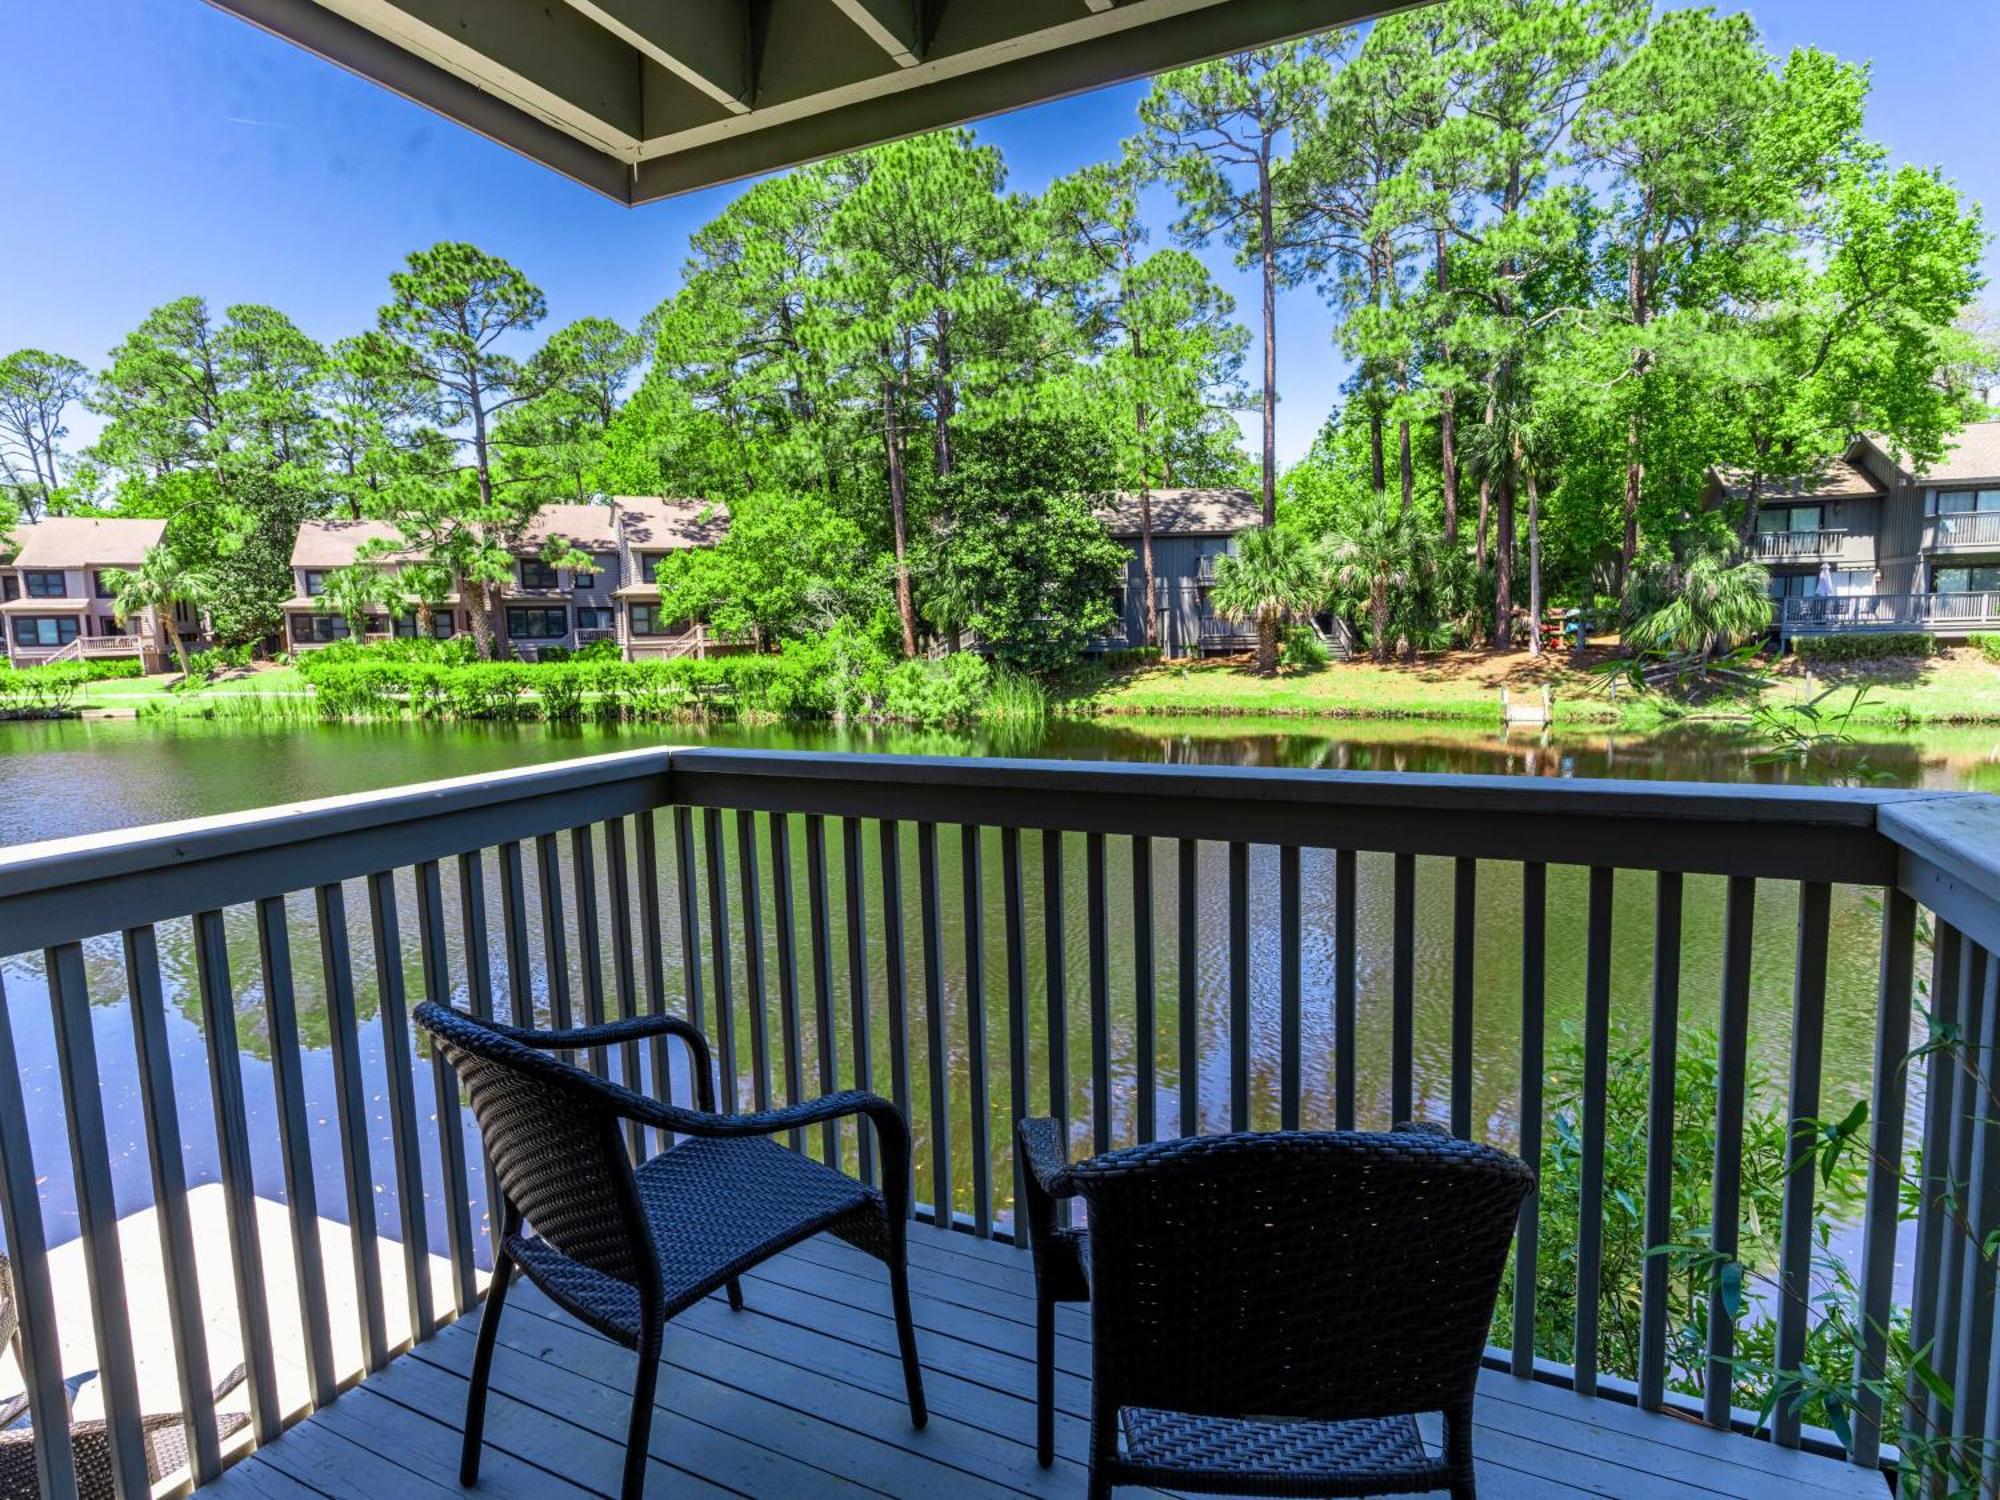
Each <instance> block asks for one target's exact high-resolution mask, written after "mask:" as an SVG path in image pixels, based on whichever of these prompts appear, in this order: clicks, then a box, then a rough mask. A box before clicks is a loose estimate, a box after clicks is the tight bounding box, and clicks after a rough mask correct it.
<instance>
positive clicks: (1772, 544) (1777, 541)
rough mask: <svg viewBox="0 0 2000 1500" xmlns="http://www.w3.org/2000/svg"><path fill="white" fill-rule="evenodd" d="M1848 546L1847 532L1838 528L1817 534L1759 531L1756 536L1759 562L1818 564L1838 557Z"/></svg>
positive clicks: (1817, 532) (1808, 532) (1815, 532)
mask: <svg viewBox="0 0 2000 1500" xmlns="http://www.w3.org/2000/svg"><path fill="white" fill-rule="evenodd" d="M1846 544H1847V533H1846V532H1845V531H1844V530H1839V529H1831V528H1829V529H1823V530H1818V531H1760V532H1758V533H1757V560H1758V561H1759V562H1818V561H1819V560H1820V559H1821V558H1838V557H1839V556H1840V554H1841V550H1842V548H1844V547H1845V546H1846Z"/></svg>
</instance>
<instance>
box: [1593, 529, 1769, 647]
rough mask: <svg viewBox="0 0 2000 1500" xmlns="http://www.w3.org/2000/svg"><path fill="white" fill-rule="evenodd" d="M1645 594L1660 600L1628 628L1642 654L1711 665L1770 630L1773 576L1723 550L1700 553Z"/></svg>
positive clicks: (1628, 636) (1630, 638)
mask: <svg viewBox="0 0 2000 1500" xmlns="http://www.w3.org/2000/svg"><path fill="white" fill-rule="evenodd" d="M1646 591H1647V592H1650V594H1651V596H1652V598H1653V599H1655V600H1657V601H1658V602H1657V603H1656V604H1654V605H1653V607H1651V608H1649V609H1646V611H1645V612H1644V613H1643V614H1641V615H1640V616H1639V618H1637V619H1635V620H1634V621H1633V622H1632V623H1631V624H1630V625H1628V626H1626V627H1625V639H1626V640H1627V641H1629V642H1630V643H1631V644H1633V645H1635V646H1638V647H1639V648H1640V649H1641V650H1646V651H1658V652H1666V653H1672V654H1675V655H1681V656H1687V657H1691V658H1692V659H1693V660H1694V661H1695V662H1696V663H1697V664H1698V665H1699V664H1707V663H1711V662H1714V661H1715V660H1716V659H1717V658H1719V657H1722V656H1724V655H1726V654H1728V653H1729V652H1730V651H1733V650H1734V649H1735V648H1736V647H1737V646H1739V645H1741V644H1742V643H1743V642H1744V641H1747V640H1750V639H1752V638H1754V637H1756V636H1760V635H1762V634H1763V633H1764V632H1765V631H1767V630H1769V629H1770V628H1771V575H1770V574H1769V573H1768V572H1766V571H1765V569H1764V567H1763V566H1762V564H1759V563H1754V562H1747V561H1743V560H1741V559H1739V558H1735V557H1732V556H1730V555H1729V554H1728V553H1727V552H1724V551H1721V550H1712V551H1702V552H1698V553H1696V554H1695V555H1694V556H1693V557H1691V558H1689V559H1688V560H1687V562H1686V563H1685V564H1682V565H1680V566H1677V567H1673V568H1670V569H1668V570H1665V571H1664V572H1663V574H1662V576H1660V577H1658V578H1655V579H1653V580H1650V581H1649V583H1648V585H1647V587H1646Z"/></svg>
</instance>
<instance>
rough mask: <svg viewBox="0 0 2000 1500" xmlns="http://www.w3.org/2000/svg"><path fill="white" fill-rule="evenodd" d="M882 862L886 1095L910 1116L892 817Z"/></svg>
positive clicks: (899, 864) (881, 840) (881, 834)
mask: <svg viewBox="0 0 2000 1500" xmlns="http://www.w3.org/2000/svg"><path fill="white" fill-rule="evenodd" d="M875 836H876V840H877V843H878V846H879V848H880V850H881V856H882V859H881V864H882V974H883V981H884V985H885V987H886V990H887V993H886V994H885V995H884V996H883V1000H884V1003H885V1004H886V1005H887V1006H888V1009H889V1097H890V1100H891V1102H892V1103H894V1104H895V1106H896V1108H897V1109H899V1110H901V1111H902V1112H903V1118H904V1119H906V1120H907V1119H908V1118H909V1115H910V1013H909V985H908V983H907V982H906V980H907V976H906V974H905V972H904V953H903V834H902V827H901V825H900V824H898V823H897V822H896V820H895V819H894V818H884V819H883V820H882V822H881V823H879V824H878V825H876V829H875ZM916 1172H917V1168H916V1154H915V1153H914V1152H912V1153H911V1156H910V1186H911V1193H910V1199H909V1202H910V1209H911V1212H912V1213H914V1212H915V1211H916V1192H915V1188H916Z"/></svg>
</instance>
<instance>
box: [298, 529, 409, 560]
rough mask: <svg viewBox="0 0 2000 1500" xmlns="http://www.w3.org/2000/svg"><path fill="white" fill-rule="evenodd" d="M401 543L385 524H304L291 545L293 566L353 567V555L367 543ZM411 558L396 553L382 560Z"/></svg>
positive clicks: (397, 533) (396, 534) (389, 554)
mask: <svg viewBox="0 0 2000 1500" xmlns="http://www.w3.org/2000/svg"><path fill="white" fill-rule="evenodd" d="M402 539H403V534H402V532H400V531H398V530H397V529H396V528H395V527H394V526H393V525H391V524H390V523H389V522H387V521H306V522H304V523H303V524H301V525H300V527H299V536H298V540H297V541H295V542H293V543H292V566H293V567H295V568H315V569H317V568H345V567H347V566H349V565H350V564H352V563H353V561H354V558H355V554H357V553H358V552H360V550H361V548H362V547H363V545H365V544H366V543H368V542H400V541H402ZM414 555H415V554H414V553H410V552H405V551H403V550H402V549H397V550H395V551H392V552H389V553H386V554H384V557H385V558H393V557H411V556H414Z"/></svg>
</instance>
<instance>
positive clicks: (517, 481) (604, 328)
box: [494, 318, 646, 505]
mask: <svg viewBox="0 0 2000 1500" xmlns="http://www.w3.org/2000/svg"><path fill="white" fill-rule="evenodd" d="M645 348H646V346H645V341H644V340H643V339H641V338H640V337H639V336H638V335H636V334H632V333H628V332H626V331H625V330H624V329H623V328H621V327H619V325H618V324H616V323H614V322H613V321H612V320H611V319H609V318H579V319H578V320H577V321H576V322H574V323H571V324H569V325H568V326H566V327H563V328H559V329H557V330H556V331H555V333H553V334H551V335H550V336H549V341H548V342H547V343H545V344H544V345H542V347H541V348H540V349H539V350H537V351H536V352H535V355H534V357H533V358H532V359H531V360H530V361H529V369H528V372H527V383H528V384H529V385H530V386H531V387H532V388H533V389H534V390H535V391H536V392H537V393H538V394H536V395H535V396H534V397H533V399H531V400H528V401H525V402H523V403H522V404H521V405H519V406H517V407H515V408H513V409H512V410H511V411H509V412H508V413H507V414H506V416H505V417H503V418H502V419H501V420H500V421H499V422H498V423H497V424H496V425H495V429H494V446H495V448H496V449H497V450H498V453H499V458H500V464H501V467H502V469H503V471H504V472H505V474H506V476H507V480H508V482H509V483H510V484H512V485H517V486H520V487H524V488H527V489H530V490H532V491H534V492H535V493H536V494H538V495H540V496H542V497H543V499H544V501H551V500H564V501H568V502H569V503H571V504H575V505H582V504H587V503H588V502H589V501H590V498H591V496H592V495H593V494H594V493H597V492H598V491H597V487H596V478H597V474H598V471H599V469H600V468H601V467H602V466H603V464H604V460H605V458H606V456H607V446H606V443H607V436H608V434H609V432H610V429H611V424H612V422H613V421H614V420H615V419H616V417H617V415H618V409H619V406H620V405H621V404H622V402H623V399H624V391H625V386H626V383H627V382H628V381H629V380H630V379H631V378H632V374H633V372H634V371H635V370H637V369H638V368H639V366H640V365H641V364H642V363H643V362H644V359H645Z"/></svg>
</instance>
